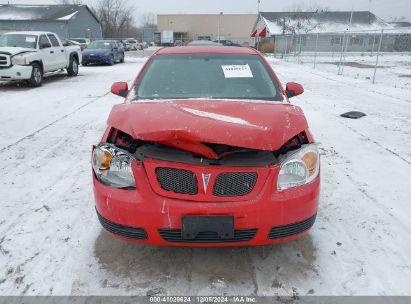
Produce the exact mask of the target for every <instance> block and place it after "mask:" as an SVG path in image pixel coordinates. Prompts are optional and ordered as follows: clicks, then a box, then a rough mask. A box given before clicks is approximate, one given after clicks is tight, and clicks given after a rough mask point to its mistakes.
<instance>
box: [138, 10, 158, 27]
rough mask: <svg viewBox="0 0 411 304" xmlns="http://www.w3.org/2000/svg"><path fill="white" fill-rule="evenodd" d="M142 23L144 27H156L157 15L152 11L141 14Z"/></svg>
mask: <svg viewBox="0 0 411 304" xmlns="http://www.w3.org/2000/svg"><path fill="white" fill-rule="evenodd" d="M141 24H142V26H143V28H147V27H155V26H156V15H154V14H153V13H151V12H148V13H144V14H143V15H142V16H141Z"/></svg>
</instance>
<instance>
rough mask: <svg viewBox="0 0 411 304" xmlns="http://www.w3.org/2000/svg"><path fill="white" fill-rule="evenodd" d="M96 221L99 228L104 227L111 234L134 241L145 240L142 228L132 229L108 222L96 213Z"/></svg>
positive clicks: (144, 232) (145, 235)
mask: <svg viewBox="0 0 411 304" xmlns="http://www.w3.org/2000/svg"><path fill="white" fill-rule="evenodd" d="M97 215H98V219H99V221H100V224H101V226H103V227H104V229H106V230H107V231H110V232H111V233H113V234H116V235H119V236H123V237H126V238H130V239H135V240H147V233H146V231H145V230H144V228H134V227H129V226H123V225H119V224H116V223H113V222H110V221H109V220H108V219H106V218H104V217H102V216H101V215H100V214H99V213H98V212H97Z"/></svg>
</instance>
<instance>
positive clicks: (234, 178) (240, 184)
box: [213, 172, 257, 196]
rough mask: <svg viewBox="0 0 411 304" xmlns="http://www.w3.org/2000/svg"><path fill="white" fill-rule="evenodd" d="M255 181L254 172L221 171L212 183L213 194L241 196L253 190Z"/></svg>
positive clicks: (255, 175) (255, 174)
mask: <svg viewBox="0 0 411 304" xmlns="http://www.w3.org/2000/svg"><path fill="white" fill-rule="evenodd" d="M256 182H257V173H255V172H234V173H221V174H219V175H218V176H217V178H216V181H215V183H214V189H213V193H214V195H215V196H242V195H246V194H249V193H250V192H251V191H253V188H254V186H255V183H256Z"/></svg>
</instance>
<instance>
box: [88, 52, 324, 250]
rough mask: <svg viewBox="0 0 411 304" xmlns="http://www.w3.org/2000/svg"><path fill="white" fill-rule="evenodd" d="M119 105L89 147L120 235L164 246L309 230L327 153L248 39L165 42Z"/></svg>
mask: <svg viewBox="0 0 411 304" xmlns="http://www.w3.org/2000/svg"><path fill="white" fill-rule="evenodd" d="M111 91H112V93H114V94H117V95H119V96H122V97H125V98H126V99H125V102H124V103H123V104H119V105H115V106H114V107H113V109H112V111H111V113H110V116H109V118H108V127H107V129H106V131H105V133H104V135H103V137H102V139H101V142H100V143H99V144H98V145H97V146H95V147H94V149H93V155H92V164H93V186H94V194H95V200H96V210H97V215H98V218H99V220H100V222H101V224H102V226H103V227H104V228H105V229H106V230H108V231H109V232H111V233H112V234H113V235H115V236H117V237H119V238H122V239H125V240H128V241H136V242H141V243H146V244H157V245H165V246H250V245H262V244H272V243H279V242H285V241H289V240H292V239H295V238H297V237H300V236H302V235H303V234H304V233H306V232H307V231H308V230H309V229H310V228H311V226H312V225H313V224H314V221H315V217H316V214H317V206H318V198H319V190H320V176H319V170H320V168H319V153H318V148H317V145H316V143H315V142H314V139H313V136H312V135H311V133H310V131H309V128H308V125H307V121H306V118H305V116H304V114H303V112H302V110H301V109H300V108H299V107H297V106H294V105H292V104H290V102H289V100H288V98H290V97H293V96H296V95H299V94H301V93H303V91H304V90H303V88H302V86H300V85H299V84H296V83H288V84H287V86H286V89H285V90H284V89H283V87H282V86H281V83H280V82H279V80H278V78H277V76H276V75H275V73H274V71H273V70H272V68H271V66H270V65H269V64H268V63H267V61H266V60H265V58H264V57H263V56H262V55H261V54H260V53H259V52H257V51H256V50H253V49H251V48H238V47H225V46H197V47H195V46H193V47H176V48H163V49H160V50H159V51H157V52H156V53H155V54H153V55H152V56H151V57H150V58H149V59H148V60H147V63H146V64H145V65H144V67H143V68H142V69H141V71H140V73H139V74H138V76H137V78H136V79H135V81H134V83H133V84H132V85H131V88H130V89H129V88H128V85H127V83H125V82H118V83H114V84H113V86H112V88H111Z"/></svg>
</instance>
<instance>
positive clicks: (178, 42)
mask: <svg viewBox="0 0 411 304" xmlns="http://www.w3.org/2000/svg"><path fill="white" fill-rule="evenodd" d="M183 45H184V42H183V40H181V39H177V40H176V41H174V46H183Z"/></svg>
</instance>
